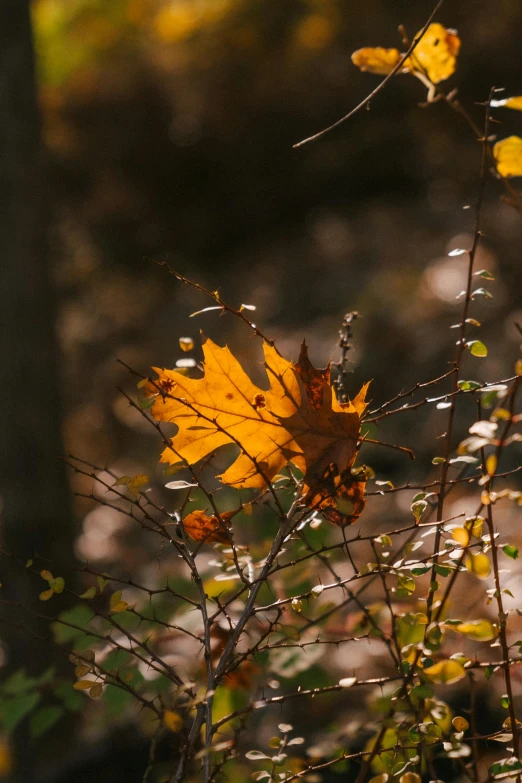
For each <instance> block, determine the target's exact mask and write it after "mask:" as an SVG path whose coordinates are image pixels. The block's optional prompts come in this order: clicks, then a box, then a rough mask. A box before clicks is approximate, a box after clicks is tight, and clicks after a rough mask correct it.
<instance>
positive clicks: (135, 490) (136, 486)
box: [127, 473, 149, 497]
mask: <svg viewBox="0 0 522 783" xmlns="http://www.w3.org/2000/svg"><path fill="white" fill-rule="evenodd" d="M148 483H149V477H148V476H147V475H146V474H145V473H138V475H137V476H134V478H133V479H132V481H131V482H130V483H129V484H128V485H127V486H128V489H129V491H130V492H131V494H133V495H134V496H136V497H137V496H138V495H139V494H140V489H141V488H142V487H145V486H146V485H147V484H148Z"/></svg>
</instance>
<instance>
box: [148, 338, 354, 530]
mask: <svg viewBox="0 0 522 783" xmlns="http://www.w3.org/2000/svg"><path fill="white" fill-rule="evenodd" d="M264 352H265V369H266V372H267V375H268V379H269V382H270V387H269V389H267V390H263V389H261V388H259V387H258V386H255V385H254V384H253V383H252V381H251V380H250V378H249V377H248V376H247V375H246V373H245V372H244V370H243V368H242V367H241V365H240V363H239V362H238V361H237V359H235V357H234V356H233V355H232V353H231V352H230V351H229V349H228V348H227V347H224V348H221V347H220V346H218V345H216V344H215V343H213V342H212V341H211V340H206V341H205V342H204V344H203V353H204V365H203V366H204V376H203V378H200V379H193V378H187V377H184V376H180V375H179V374H178V373H176V372H174V371H173V370H165V369H159V368H154V369H155V371H156V372H157V374H158V378H157V379H156V380H154V381H150V382H149V383H148V384H147V386H146V388H145V392H146V393H147V394H149V395H154V396H155V400H154V403H153V405H152V407H151V412H152V415H153V417H154V418H155V419H157V420H159V421H168V422H174V423H175V424H177V426H178V432H177V434H176V435H175V436H174V437H173V438H172V441H171V446H170V447H168V448H166V449H165V450H164V452H163V454H162V456H161V461H162V462H168V463H170V464H177V463H181V464H183V463H186V464H189V465H194V464H195V463H197V462H199V460H201V459H202V458H203V457H206V456H207V455H208V454H210V453H212V452H213V451H215V449H217V448H218V447H220V446H223V445H225V444H227V443H235V444H236V445H238V446H239V447H240V449H241V451H240V454H239V456H238V457H237V458H236V460H235V461H234V462H233V463H232V465H231V466H230V467H229V468H228V469H227V470H226V471H225V472H224V473H223V474H222V475H221V476H220V479H221V481H222V482H223V483H224V484H228V485H231V486H234V487H238V488H239V487H241V488H256V489H263V488H264V487H265V486H266V484H267V482H270V481H272V479H273V478H274V477H275V476H276V475H277V474H278V473H279V472H280V471H281V469H282V468H284V466H285V465H286V464H287V463H288V462H292V463H293V464H294V465H295V466H296V467H297V468H298V469H299V470H302V471H303V473H304V474H305V492H306V493H308V494H309V493H317V492H322V490H323V485H324V483H325V482H326V483H328V481H330V479H331V476H332V475H333V476H334V477H335V476H336V475H337V474H338V475H340V476H342V478H343V479H345V478H346V477H347V474H346V473H345V471H347V470H348V471H349V469H350V468H351V467H352V465H353V463H354V461H355V457H356V453H357V443H358V440H359V436H360V423H361V415H362V413H363V412H364V409H365V407H366V403H365V396H366V391H367V388H368V384H366V385H365V386H363V388H362V389H361V391H360V392H359V394H358V395H357V396H356V397H355V399H354V400H353V401H352V402H348V403H343V404H341V403H339V402H338V401H337V398H336V396H335V392H334V389H333V388H332V386H331V383H330V372H329V369H326V370H317V369H315V368H314V367H313V365H312V364H311V363H310V361H309V359H308V354H307V349H306V345H305V344H303V346H302V348H301V355H300V357H299V360H298V362H297V363H295V364H294V363H293V362H290V361H288V360H287V359H284V358H283V357H282V356H281V355H280V354H279V353H278V351H277V350H276V348H274V347H273V346H272V345H269V344H268V343H265V344H264ZM332 465H333V466H334V468H333V469H332V467H331V466H332ZM330 483H331V481H330ZM338 483H341V482H338ZM334 485H335V478H334ZM334 488H335V486H334ZM362 489H363V487H359V488H352V494H353V497H352V496H351V495H350V496H349V497H348V501H349V503H350V504H351V505H352V504H353V508H355V507H358V508H359V509H361V508H362V505H361V502H360V499H359V498H358V495H359V494H360V495H361V497H362ZM326 494H328V493H326ZM307 496H308V495H307ZM313 496H315V495H311V496H310V497H313ZM339 512H340V514H341V516H342V509H339ZM359 513H360V511H359ZM352 516H353V509H352V508H350V514H349V515H348V518H347V519H346V520H345V521H344V524H346V521H348V520H349V519H351V518H352ZM339 519H340V517H339ZM337 524H341V522H340V521H338V522H337ZM188 532H189V531H188ZM189 535H191V533H190V532H189Z"/></svg>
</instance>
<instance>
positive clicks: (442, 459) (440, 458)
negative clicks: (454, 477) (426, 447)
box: [431, 457, 446, 465]
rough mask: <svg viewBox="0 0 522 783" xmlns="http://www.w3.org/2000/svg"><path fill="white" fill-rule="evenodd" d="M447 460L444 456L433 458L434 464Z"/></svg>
mask: <svg viewBox="0 0 522 783" xmlns="http://www.w3.org/2000/svg"><path fill="white" fill-rule="evenodd" d="M444 462H446V460H445V459H444V457H433V459H432V460H431V463H432V465H442V464H443V463H444Z"/></svg>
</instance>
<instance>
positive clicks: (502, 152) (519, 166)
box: [493, 136, 522, 177]
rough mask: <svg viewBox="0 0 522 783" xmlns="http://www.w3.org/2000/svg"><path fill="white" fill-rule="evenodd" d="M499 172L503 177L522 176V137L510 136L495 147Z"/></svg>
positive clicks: (498, 142) (494, 151)
mask: <svg viewBox="0 0 522 783" xmlns="http://www.w3.org/2000/svg"><path fill="white" fill-rule="evenodd" d="M493 155H494V156H495V160H496V163H497V170H498V173H499V174H500V175H501V176H503V177H522V138H520V136H508V137H507V139H502V140H501V141H497V143H496V144H495V146H494V147H493Z"/></svg>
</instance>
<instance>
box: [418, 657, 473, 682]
mask: <svg viewBox="0 0 522 783" xmlns="http://www.w3.org/2000/svg"><path fill="white" fill-rule="evenodd" d="M424 674H427V676H428V677H429V678H430V680H432V682H439V683H443V684H445V685H451V684H452V683H454V682H458V681H459V680H462V678H463V677H465V676H466V672H465V671H464V667H463V666H462V664H460V663H459V662H458V661H453V660H450V659H447V660H444V661H438V662H437V663H434V664H433V666H428V668H427V669H424Z"/></svg>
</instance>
